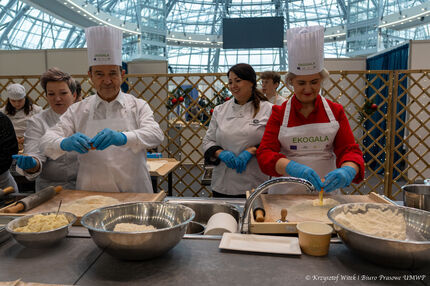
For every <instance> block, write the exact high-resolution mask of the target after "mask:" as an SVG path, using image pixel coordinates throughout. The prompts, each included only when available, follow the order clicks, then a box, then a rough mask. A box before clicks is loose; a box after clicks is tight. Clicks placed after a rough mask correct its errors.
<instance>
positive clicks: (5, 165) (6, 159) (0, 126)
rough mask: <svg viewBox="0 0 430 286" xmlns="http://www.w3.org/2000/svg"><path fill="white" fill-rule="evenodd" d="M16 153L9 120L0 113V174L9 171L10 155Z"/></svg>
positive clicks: (13, 133)
mask: <svg viewBox="0 0 430 286" xmlns="http://www.w3.org/2000/svg"><path fill="white" fill-rule="evenodd" d="M17 153H18V141H17V140H16V135H15V129H14V128H13V124H12V122H11V121H10V119H9V118H8V117H7V116H6V115H5V114H4V113H1V112H0V174H3V173H4V172H6V171H7V170H9V168H10V165H11V164H12V155H14V154H17Z"/></svg>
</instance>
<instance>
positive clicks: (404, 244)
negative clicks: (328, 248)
mask: <svg viewBox="0 0 430 286" xmlns="http://www.w3.org/2000/svg"><path fill="white" fill-rule="evenodd" d="M369 209H380V210H387V209H392V210H397V211H398V212H399V214H401V215H403V217H404V219H405V223H406V240H394V239H385V238H380V237H375V236H372V235H368V234H365V233H362V232H358V231H356V230H353V229H350V228H348V227H346V226H344V225H342V223H340V222H338V221H337V220H336V216H337V215H338V214H341V213H353V214H357V213H366V212H367V211H368V210H369ZM327 216H328V218H329V219H330V220H331V221H332V222H333V226H334V229H335V230H336V232H337V233H338V235H339V237H340V238H341V239H342V241H343V242H344V243H345V244H346V246H348V247H349V248H350V249H351V250H352V251H354V252H355V253H357V254H359V255H360V256H362V257H363V258H365V259H368V260H370V261H372V262H374V263H376V264H379V265H382V266H388V267H395V268H409V269H411V268H418V267H421V266H423V265H426V264H428V263H430V212H427V211H423V210H418V209H414V208H408V207H402V206H395V205H387V204H371V203H350V204H343V205H339V206H336V207H334V208H332V209H330V210H329V212H328V214H327Z"/></svg>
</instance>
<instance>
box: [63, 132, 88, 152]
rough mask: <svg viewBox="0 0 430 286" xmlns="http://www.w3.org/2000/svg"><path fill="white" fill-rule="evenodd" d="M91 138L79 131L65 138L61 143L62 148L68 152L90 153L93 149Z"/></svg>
mask: <svg viewBox="0 0 430 286" xmlns="http://www.w3.org/2000/svg"><path fill="white" fill-rule="evenodd" d="M90 140H91V139H90V137H88V136H87V135H85V134H82V133H79V132H78V133H75V134H73V135H72V136H70V137H67V138H65V139H63V141H61V143H60V148H61V149H63V150H64V151H68V152H71V151H76V152H78V153H81V154H84V153H88V150H89V149H91V146H90Z"/></svg>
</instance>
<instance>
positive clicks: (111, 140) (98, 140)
mask: <svg viewBox="0 0 430 286" xmlns="http://www.w3.org/2000/svg"><path fill="white" fill-rule="evenodd" d="M90 143H91V144H93V147H95V148H96V149H97V150H104V149H106V148H107V147H109V146H111V145H115V146H122V145H125V144H126V143H127V136H125V134H124V133H122V132H118V131H114V130H112V129H109V128H105V129H103V130H102V131H100V132H99V133H97V135H96V136H94V138H93V139H91V141H90Z"/></svg>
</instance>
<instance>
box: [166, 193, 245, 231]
mask: <svg viewBox="0 0 430 286" xmlns="http://www.w3.org/2000/svg"><path fill="white" fill-rule="evenodd" d="M168 203H169V204H181V205H183V206H187V207H189V208H191V209H192V210H193V211H194V212H195V213H196V216H195V218H194V219H193V221H195V222H198V223H201V224H203V225H206V224H207V223H208V220H209V219H210V218H211V216H213V215H214V214H216V213H228V214H231V215H232V216H233V217H234V218H235V219H236V221H239V218H240V210H239V208H238V207H236V206H234V205H232V204H229V203H225V202H222V201H214V200H212V199H211V200H169V201H168Z"/></svg>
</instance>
